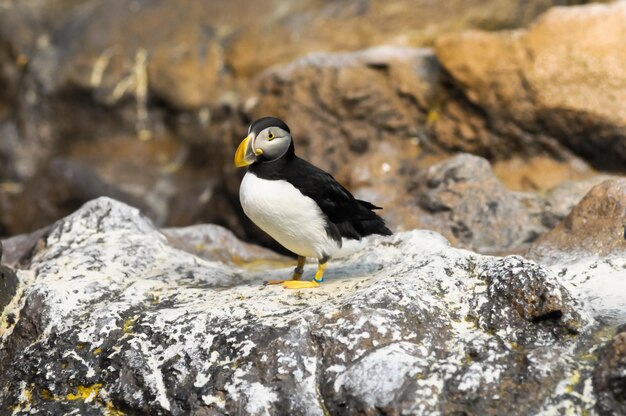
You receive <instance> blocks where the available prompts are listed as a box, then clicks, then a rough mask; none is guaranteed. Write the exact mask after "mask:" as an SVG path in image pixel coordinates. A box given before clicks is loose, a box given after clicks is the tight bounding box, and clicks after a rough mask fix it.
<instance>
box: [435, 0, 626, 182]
mask: <svg viewBox="0 0 626 416" xmlns="http://www.w3.org/2000/svg"><path fill="white" fill-rule="evenodd" d="M625 35H626V3H624V2H619V1H618V2H613V3H611V4H606V5H598V4H596V5H587V6H579V7H555V8H552V9H550V10H549V11H548V12H546V13H545V14H543V15H542V16H541V17H540V18H539V19H537V20H536V21H535V23H534V24H533V25H532V26H531V27H530V28H529V29H528V30H516V31H510V32H494V33H487V32H478V31H470V32H465V33H459V34H450V35H443V36H442V37H440V38H439V39H438V40H437V43H436V51H437V57H438V58H439V60H440V62H441V65H442V66H443V67H444V68H445V70H446V71H447V72H448V73H449V74H450V76H451V82H452V83H453V84H454V85H455V86H457V87H458V88H459V91H461V96H460V97H454V98H455V99H452V100H451V102H450V105H449V106H447V107H446V106H445V105H444V106H443V107H444V108H442V109H441V111H440V113H441V115H442V117H440V119H439V120H438V123H436V125H435V127H434V128H435V130H437V131H438V134H439V135H441V136H442V137H445V138H447V139H449V140H454V142H452V143H450V145H454V144H459V145H461V146H463V143H470V144H471V143H474V144H475V148H474V149H473V150H474V151H475V152H480V153H481V154H506V153H509V154H510V153H511V152H517V151H520V150H523V149H526V150H527V151H528V150H531V151H532V149H538V148H542V147H543V148H544V149H550V148H552V149H553V150H556V148H555V147H554V143H555V142H559V143H561V144H562V145H564V146H566V147H567V148H569V149H572V150H573V151H574V152H576V153H577V154H579V155H581V156H583V157H585V158H587V159H588V160H590V161H591V162H592V163H594V164H595V165H596V166H599V167H601V168H604V169H610V168H613V169H618V170H623V167H624V166H625V165H626V145H625V143H626V110H624V106H623V105H622V104H621V103H623V102H624V100H626V70H625V69H624V68H626V51H625V49H624V48H623V47H622V45H623V39H624V36H625ZM456 98H458V99H456ZM463 100H466V101H465V102H464V101H463ZM452 133H460V134H457V135H456V137H455V136H454V135H453V134H452Z"/></svg>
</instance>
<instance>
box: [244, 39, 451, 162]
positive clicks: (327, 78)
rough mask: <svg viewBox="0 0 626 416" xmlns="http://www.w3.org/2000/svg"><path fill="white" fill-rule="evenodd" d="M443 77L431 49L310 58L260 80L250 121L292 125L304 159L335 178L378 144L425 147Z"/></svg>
mask: <svg viewBox="0 0 626 416" xmlns="http://www.w3.org/2000/svg"><path fill="white" fill-rule="evenodd" d="M438 76H439V66H438V63H437V60H436V59H435V57H434V55H433V53H432V52H431V51H429V50H426V49H416V48H406V47H390V46H388V47H376V48H371V49H366V50H363V51H358V52H350V53H315V54H310V55H307V56H305V57H303V58H301V59H298V60H296V61H294V62H291V63H289V64H288V65H284V66H278V67H276V68H272V69H270V70H268V71H266V72H265V73H264V74H262V75H261V76H260V79H259V95H258V97H256V100H255V103H254V106H253V107H252V108H251V109H250V117H251V118H256V117H258V116H261V115H265V114H274V115H276V116H278V117H281V118H283V119H285V120H288V121H289V127H290V129H291V131H292V134H293V136H294V137H295V138H296V139H297V140H298V151H299V152H300V154H301V155H302V156H303V157H304V158H306V159H308V160H311V162H312V163H314V164H316V165H319V166H320V167H322V168H323V169H325V170H328V171H330V172H331V173H332V174H334V173H337V171H338V170H339V168H340V167H341V166H343V165H345V164H347V163H348V162H349V160H351V159H352V157H353V156H354V155H357V156H358V155H361V154H364V153H366V152H368V151H370V149H371V148H375V147H376V146H377V145H378V144H379V143H384V142H391V143H392V144H393V145H395V146H397V145H401V144H402V142H403V141H404V142H410V141H411V140H413V142H414V143H415V144H418V143H419V141H420V140H421V139H422V138H423V137H425V136H426V129H425V124H426V113H427V111H428V110H427V109H428V105H429V102H430V101H431V100H432V99H433V95H434V94H435V92H436V88H437V87H436V81H437V78H438ZM394 140H395V141H394ZM396 143H397V144H396ZM356 167H357V166H354V168H356Z"/></svg>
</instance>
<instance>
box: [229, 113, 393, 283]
mask: <svg viewBox="0 0 626 416" xmlns="http://www.w3.org/2000/svg"><path fill="white" fill-rule="evenodd" d="M234 162H235V166H237V167H244V166H248V171H247V172H246V174H245V175H244V177H243V180H242V181H241V185H240V188H239V199H240V201H241V206H242V208H243V211H244V212H245V214H246V215H247V216H248V217H249V218H250V219H251V220H252V222H254V223H255V224H256V225H257V226H259V228H261V229H262V230H263V231H265V232H266V233H267V234H269V235H270V236H271V237H272V238H273V239H275V240H276V241H277V242H278V243H279V244H281V245H282V246H284V247H285V248H286V249H288V250H290V251H291V252H293V253H295V254H297V255H298V265H297V267H296V268H295V270H294V272H293V275H292V276H291V279H290V280H273V281H269V282H268V283H270V284H282V286H283V287H285V288H289V289H304V288H312V287H317V286H319V283H322V282H323V281H324V270H325V269H326V263H327V261H328V260H329V259H330V258H332V257H333V255H334V254H335V253H337V252H338V251H339V249H340V248H341V246H342V241H343V240H344V239H354V240H360V239H361V237H365V236H368V235H371V234H380V235H391V234H392V233H391V230H389V228H387V227H386V226H385V222H384V220H383V219H382V218H381V217H379V216H378V215H377V214H376V213H375V212H374V211H373V210H376V209H381V208H380V207H377V206H375V205H374V204H371V203H369V202H367V201H361V200H359V199H356V198H354V196H352V194H351V193H350V192H348V191H347V190H346V188H344V187H343V186H341V185H340V184H339V183H338V182H337V181H336V180H335V178H333V177H332V176H331V175H330V174H328V173H326V172H324V171H323V170H321V169H319V168H317V167H316V166H314V165H312V164H310V163H309V162H307V161H306V160H303V159H300V158H299V157H298V156H296V154H295V147H294V143H293V139H292V137H291V132H290V130H289V127H288V126H287V124H285V122H283V121H282V120H280V119H278V118H275V117H263V118H260V119H258V120H256V121H254V122H253V123H252V124H251V125H250V127H249V128H248V136H247V137H246V138H245V139H243V141H242V142H241V144H239V147H238V148H237V151H236V152H235V161H234ZM306 257H314V258H316V259H317V260H318V268H317V272H316V273H315V277H314V278H313V280H311V281H302V280H300V279H301V277H302V273H303V267H304V263H305V261H306Z"/></svg>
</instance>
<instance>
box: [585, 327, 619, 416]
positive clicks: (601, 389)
mask: <svg viewBox="0 0 626 416" xmlns="http://www.w3.org/2000/svg"><path fill="white" fill-rule="evenodd" d="M601 357H602V358H601V359H600V361H599V362H598V364H597V365H596V369H595V372H594V375H593V384H594V388H595V389H596V391H597V392H598V405H597V409H598V411H599V413H600V414H603V415H614V414H622V415H623V414H626V325H625V326H622V327H620V328H618V330H617V334H616V335H615V337H614V338H613V339H612V340H611V341H610V342H609V343H608V344H607V345H606V346H604V347H603V350H602V352H601Z"/></svg>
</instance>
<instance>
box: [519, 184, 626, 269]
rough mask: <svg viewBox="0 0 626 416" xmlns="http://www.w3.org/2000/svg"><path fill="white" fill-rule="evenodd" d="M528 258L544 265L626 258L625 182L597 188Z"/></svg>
mask: <svg viewBox="0 0 626 416" xmlns="http://www.w3.org/2000/svg"><path fill="white" fill-rule="evenodd" d="M529 255H530V256H531V257H532V258H534V259H537V260H540V261H542V262H546V263H548V262H554V261H556V260H559V261H562V260H563V259H564V258H565V257H573V258H574V259H576V258H579V257H582V256H594V257H607V256H624V255H626V179H624V178H619V179H609V180H606V181H604V182H602V183H600V184H598V185H596V186H594V187H593V188H592V189H591V191H589V193H588V194H587V195H586V196H585V197H584V198H583V199H582V201H580V202H579V203H578V205H576V206H575V207H574V208H573V209H572V210H571V212H570V213H569V214H568V215H567V217H566V218H565V219H563V221H561V222H560V223H559V224H558V225H557V226H556V227H555V228H554V229H552V230H551V231H550V232H548V233H547V234H545V235H543V236H542V237H541V238H539V239H538V240H537V241H536V242H535V243H534V244H533V246H532V247H531V249H530V252H529Z"/></svg>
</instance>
